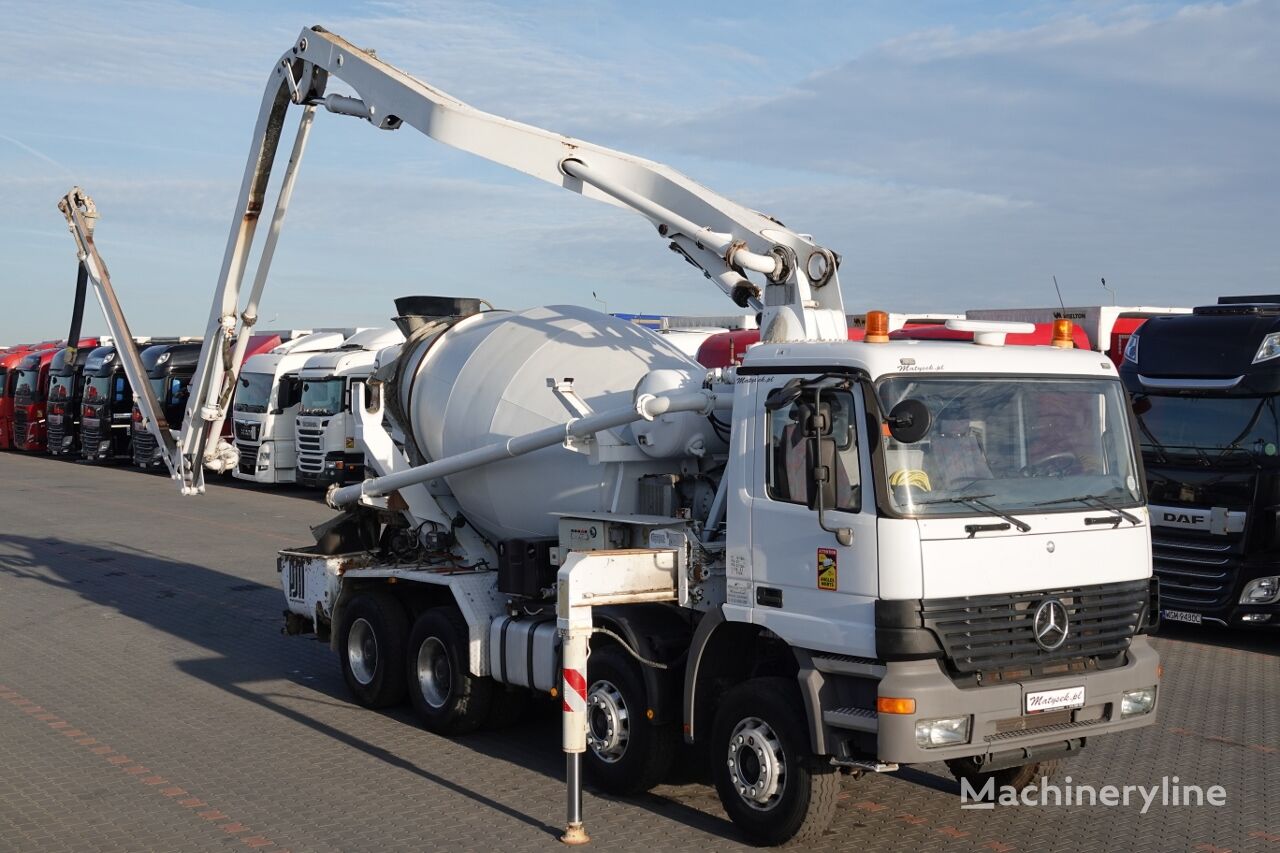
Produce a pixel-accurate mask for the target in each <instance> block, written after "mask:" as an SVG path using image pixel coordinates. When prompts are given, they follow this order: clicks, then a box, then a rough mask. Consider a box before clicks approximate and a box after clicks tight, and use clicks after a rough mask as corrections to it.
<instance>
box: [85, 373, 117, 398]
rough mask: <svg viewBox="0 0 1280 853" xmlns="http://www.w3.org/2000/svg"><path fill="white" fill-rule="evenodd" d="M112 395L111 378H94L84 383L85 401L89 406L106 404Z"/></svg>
mask: <svg viewBox="0 0 1280 853" xmlns="http://www.w3.org/2000/svg"><path fill="white" fill-rule="evenodd" d="M110 393H111V377H109V376H94V377H92V378H90V379H86V380H85V383H84V401H85V402H86V403H89V404H94V405H96V404H98V403H105V402H106V401H107V397H108V396H109V395H110Z"/></svg>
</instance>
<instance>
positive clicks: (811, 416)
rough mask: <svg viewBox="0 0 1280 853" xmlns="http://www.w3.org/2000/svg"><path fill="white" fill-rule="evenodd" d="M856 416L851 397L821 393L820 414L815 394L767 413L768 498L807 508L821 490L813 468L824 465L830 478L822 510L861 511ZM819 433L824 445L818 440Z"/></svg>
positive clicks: (835, 392) (837, 393)
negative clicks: (817, 491)
mask: <svg viewBox="0 0 1280 853" xmlns="http://www.w3.org/2000/svg"><path fill="white" fill-rule="evenodd" d="M854 411H855V410H854V406H853V395H852V394H851V393H850V392H848V391H823V392H822V397H821V398H820V402H819V405H818V408H817V411H816V412H815V408H814V401H813V396H812V394H805V395H803V396H802V397H801V399H799V400H796V401H795V402H794V403H792V404H791V405H790V406H788V407H786V408H783V409H779V410H777V411H775V412H770V413H769V433H768V436H769V452H768V454H767V459H766V466H767V471H766V476H765V484H766V489H767V491H768V494H769V497H770V498H772V499H773V500H775V501H784V502H786V503H795V504H804V505H808V504H809V502H810V495H811V494H815V491H814V490H815V489H817V482H816V481H815V479H814V468H815V467H817V466H818V464H821V465H822V466H823V467H824V468H826V470H827V472H828V476H827V486H826V494H825V496H824V498H825V499H824V500H823V504H824V505H825V506H827V507H828V508H830V509H839V510H846V511H850V512H857V511H858V510H860V509H861V508H862V475H861V469H860V467H859V460H858V429H857V424H856V421H855V418H854ZM815 414H816V417H815ZM818 429H821V430H822V440H821V441H820V442H819V441H817V440H815V432H816V431H817V430H818ZM819 454H820V457H821V458H819Z"/></svg>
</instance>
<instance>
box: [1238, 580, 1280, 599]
mask: <svg viewBox="0 0 1280 853" xmlns="http://www.w3.org/2000/svg"><path fill="white" fill-rule="evenodd" d="M1276 599H1280V577H1276V576H1274V575H1273V576H1271V577H1267V578H1254V579H1253V580H1251V581H1249V582H1248V583H1247V584H1245V585H1244V592H1243V593H1241V594H1240V603H1241V604H1271V603H1273V602H1274V601H1276Z"/></svg>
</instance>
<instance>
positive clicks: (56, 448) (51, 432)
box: [46, 415, 71, 453]
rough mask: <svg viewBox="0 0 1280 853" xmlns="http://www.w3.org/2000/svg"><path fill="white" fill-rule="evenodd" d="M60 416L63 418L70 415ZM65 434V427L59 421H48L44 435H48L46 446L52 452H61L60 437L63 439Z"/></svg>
mask: <svg viewBox="0 0 1280 853" xmlns="http://www.w3.org/2000/svg"><path fill="white" fill-rule="evenodd" d="M62 417H64V418H69V417H71V416H70V415H63V416H62ZM66 434H67V428H66V427H65V426H64V425H63V424H61V423H56V424H55V423H49V424H48V427H47V430H46V435H47V437H48V447H49V449H50V450H51V451H53V452H54V453H61V452H62V439H63V437H64V436H65V435H66Z"/></svg>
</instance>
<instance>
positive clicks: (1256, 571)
mask: <svg viewBox="0 0 1280 853" xmlns="http://www.w3.org/2000/svg"><path fill="white" fill-rule="evenodd" d="M1120 373H1121V376H1122V377H1123V378H1124V382H1125V385H1126V386H1127V387H1128V389H1129V393H1130V395H1131V397H1132V400H1133V410H1134V414H1135V416H1136V418H1137V425H1138V441H1139V443H1140V445H1141V447H1142V458H1143V465H1144V467H1145V469H1146V478H1147V489H1148V492H1149V495H1150V500H1151V507H1150V511H1151V524H1152V525H1153V538H1152V549H1153V556H1154V559H1155V573H1156V576H1157V577H1158V578H1159V579H1160V600H1161V605H1162V607H1163V608H1164V613H1163V616H1164V618H1165V619H1166V620H1168V621H1170V622H1174V621H1176V622H1182V623H1192V624H1207V625H1218V626H1230V627H1233V628H1235V627H1244V628H1248V627H1264V628H1268V627H1269V628H1273V629H1274V628H1276V627H1278V626H1280V296H1275V295H1267V296H1227V297H1222V298H1220V299H1219V300H1218V303H1217V304H1216V305H1205V306H1201V307H1198V308H1196V309H1194V310H1193V311H1192V312H1191V313H1189V314H1183V315H1180V316H1171V317H1155V318H1152V319H1149V320H1147V322H1146V323H1145V324H1144V325H1143V326H1142V328H1141V329H1139V330H1138V331H1137V332H1135V333H1134V335H1133V336H1132V337H1131V338H1130V339H1129V341H1128V346H1127V347H1126V349H1125V353H1124V365H1123V366H1122V367H1121V370H1120Z"/></svg>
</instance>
